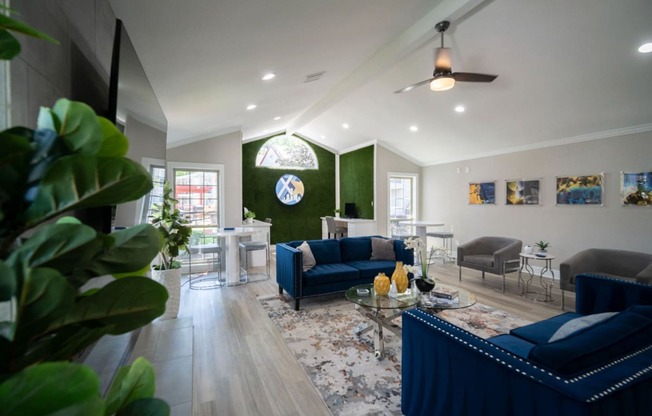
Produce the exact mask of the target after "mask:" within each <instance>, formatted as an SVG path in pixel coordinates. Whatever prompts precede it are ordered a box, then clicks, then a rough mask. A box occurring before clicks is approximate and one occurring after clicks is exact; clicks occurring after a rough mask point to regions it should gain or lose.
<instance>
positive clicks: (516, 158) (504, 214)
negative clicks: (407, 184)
mask: <svg viewBox="0 0 652 416" xmlns="http://www.w3.org/2000/svg"><path fill="white" fill-rule="evenodd" d="M467 167H468V169H469V173H466V172H465V169H466V168H467ZM458 168H459V169H460V173H457V169H458ZM650 169H652V133H650V132H648V133H640V134H633V135H627V136H622V137H615V138H610V139H603V140H594V141H590V142H583V143H576V144H571V145H564V146H557V147H551V148H546V149H539V150H532V151H526V152H519V153H512V154H508V155H502V156H496V157H488V158H482V159H475V160H468V161H464V162H458V163H450V164H443V165H437V166H430V167H424V168H423V175H422V176H423V180H422V188H421V195H422V200H421V201H422V203H421V209H422V213H423V217H425V218H427V219H433V220H442V221H444V222H445V223H446V224H448V225H454V227H455V228H454V233H455V240H457V241H460V242H462V243H464V242H466V241H468V240H470V239H473V238H475V237H479V236H483V235H502V236H511V237H516V238H519V239H520V240H522V241H523V243H524V244H532V243H534V242H536V241H539V240H545V241H549V242H550V243H551V248H550V249H549V251H550V252H551V254H553V255H556V257H557V258H556V260H555V262H554V263H553V267H555V268H558V265H559V262H561V261H563V260H565V259H566V258H568V257H570V256H571V255H573V254H575V253H576V252H578V251H581V250H583V249H586V248H590V247H604V248H616V249H623V250H632V251H642V252H648V253H652V207H631V206H622V204H621V202H620V171H634V172H636V171H643V170H650ZM601 172H604V173H605V192H604V195H603V201H604V202H605V204H604V206H602V207H600V206H567V205H566V206H556V205H555V177H557V176H576V175H591V174H598V173H601ZM536 178H541V194H540V199H541V204H540V205H538V206H507V205H505V180H508V179H536ZM493 180H495V181H496V205H495V206H492V205H469V204H468V184H469V182H483V181H493Z"/></svg>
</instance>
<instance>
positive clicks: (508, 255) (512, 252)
mask: <svg viewBox="0 0 652 416" xmlns="http://www.w3.org/2000/svg"><path fill="white" fill-rule="evenodd" d="M522 247H523V243H522V242H521V241H515V242H513V243H512V244H510V245H508V246H507V247H503V248H501V249H500V250H498V251H496V252H495V253H494V267H496V268H497V269H498V273H499V274H500V273H503V272H504V271H505V263H504V262H506V261H510V260H519V256H518V255H519V253H520V252H521V248H522ZM508 268H509V269H510V270H512V271H513V269H514V267H508Z"/></svg>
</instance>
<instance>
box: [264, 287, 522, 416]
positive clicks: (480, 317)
mask: <svg viewBox="0 0 652 416" xmlns="http://www.w3.org/2000/svg"><path fill="white" fill-rule="evenodd" d="M259 301H260V303H261V304H262V306H263V308H264V309H265V311H266V312H267V315H268V316H269V317H270V319H271V320H272V322H274V324H275V325H276V327H277V328H278V330H279V332H280V334H281V336H282V337H283V339H284V340H285V343H286V344H287V346H288V347H289V348H290V350H291V351H292V353H293V354H294V356H295V357H296V359H297V361H298V362H299V364H300V365H301V367H303V369H304V371H305V372H306V374H307V375H308V377H309V378H310V380H311V381H312V383H313V385H314V386H315V388H316V389H317V391H319V393H320V395H321V397H322V399H323V400H324V403H326V405H327V406H328V408H329V410H330V411H331V413H332V414H333V415H343V416H344V415H347V416H348V415H400V414H401V339H400V337H398V336H395V335H394V334H393V333H391V332H390V331H384V334H385V358H384V359H383V360H380V361H379V360H377V359H376V358H375V357H374V354H373V344H374V343H373V331H369V332H367V333H365V334H362V335H360V336H357V335H355V334H354V329H355V328H356V327H357V326H358V325H360V324H363V323H366V322H367V319H366V318H364V317H363V316H362V315H361V314H360V313H358V312H357V311H356V310H355V309H354V305H353V304H352V303H351V302H349V301H347V300H345V299H341V298H339V297H338V298H333V297H320V298H315V299H307V300H302V301H301V310H299V311H295V310H294V309H293V304H294V302H290V301H289V300H288V299H286V298H284V297H280V296H271V297H266V298H260V299H259ZM441 316H442V317H443V318H444V319H446V320H449V321H450V322H452V323H454V324H455V325H458V326H460V327H462V328H464V329H466V330H468V331H469V332H472V333H474V334H476V335H478V336H480V337H482V338H488V337H491V336H494V335H498V334H503V333H507V332H509V330H511V329H512V328H516V327H519V326H522V325H527V324H529V323H530V322H529V321H525V320H523V319H521V318H518V317H515V316H513V315H510V314H508V313H507V312H503V311H500V310H497V309H494V308H491V307H489V306H486V305H482V304H476V305H474V306H472V307H470V308H466V309H460V310H457V311H454V310H451V311H445V312H442V314H441ZM394 322H395V323H396V324H397V325H400V323H401V322H400V317H399V318H397V319H395V321H394Z"/></svg>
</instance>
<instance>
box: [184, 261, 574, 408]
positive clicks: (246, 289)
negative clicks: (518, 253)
mask: <svg viewBox="0 0 652 416" xmlns="http://www.w3.org/2000/svg"><path fill="white" fill-rule="evenodd" d="M272 257H273V256H272ZM271 269H272V274H273V273H274V270H275V265H274V264H272V267H271ZM430 271H431V273H434V275H435V276H436V278H437V279H439V280H440V281H441V282H443V283H447V284H451V285H459V286H460V287H463V288H466V289H468V290H470V291H472V292H473V293H475V294H476V296H477V299H478V302H480V303H484V304H486V305H489V306H493V307H496V308H498V309H502V310H506V311H508V312H511V313H513V314H515V315H518V316H521V317H523V318H525V319H529V320H532V321H536V320H540V319H544V318H547V317H550V316H554V315H557V314H559V313H560V312H561V310H560V305H561V302H560V300H561V295H560V291H559V289H556V290H555V291H554V292H553V296H554V297H555V301H554V302H549V303H540V302H534V301H531V300H527V299H524V298H522V297H521V296H519V295H518V293H520V290H519V288H518V287H517V277H518V274H517V273H512V274H509V275H508V278H507V288H506V292H505V293H502V291H501V283H502V277H501V276H495V275H489V274H487V275H486V278H485V279H484V280H483V279H482V278H481V273H480V272H476V271H474V270H469V269H464V270H463V276H462V282H461V283H460V282H459V281H458V267H457V266H455V265H453V264H445V265H443V264H438V265H434V266H432V267H431V269H430ZM556 286H559V283H558V280H557V283H556ZM276 293H278V286H277V285H276V282H275V277H274V276H272V277H271V278H270V279H269V280H266V281H262V282H254V283H249V284H246V285H243V286H235V287H224V288H220V289H214V290H203V291H202V290H189V289H188V287H187V285H184V286H183V287H182V300H181V310H180V314H179V319H181V320H184V322H187V320H191V321H192V325H193V331H192V332H193V335H192V337H193V339H192V349H193V353H192V413H189V412H190V410H189V409H188V407H187V406H184V407H181V406H179V407H177V408H175V409H173V414H175V415H186V414H192V415H195V416H212V415H311V416H312V415H328V414H330V413H329V411H328V409H327V407H326V406H325V405H324V403H323V402H322V400H321V397H320V396H319V394H318V393H317V391H316V390H315V388H314V387H313V386H312V384H311V382H310V380H309V379H308V377H307V376H306V375H305V373H304V372H303V370H302V368H301V367H300V366H299V364H298V363H297V361H296V360H295V359H294V356H293V355H292V353H291V352H290V350H289V349H288V348H287V346H286V345H285V343H284V342H283V340H282V339H281V336H280V335H279V333H278V332H277V330H276V328H275V326H274V324H273V323H272V322H271V320H270V319H269V318H268V317H267V316H266V314H265V312H264V311H263V309H262V307H261V305H260V303H259V302H258V301H257V299H256V298H257V297H259V296H267V295H273V294H276ZM574 301H575V297H574V294H568V293H567V294H566V309H567V310H574V308H575V304H574ZM179 334H180V335H181V334H185V333H183V332H179ZM183 336H188V335H187V334H186V335H183Z"/></svg>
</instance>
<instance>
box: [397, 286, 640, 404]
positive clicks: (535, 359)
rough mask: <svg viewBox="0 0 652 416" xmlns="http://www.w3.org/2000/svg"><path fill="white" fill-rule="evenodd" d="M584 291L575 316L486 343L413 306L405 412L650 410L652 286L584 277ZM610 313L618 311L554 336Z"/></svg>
mask: <svg viewBox="0 0 652 416" xmlns="http://www.w3.org/2000/svg"><path fill="white" fill-rule="evenodd" d="M576 289H577V298H576V299H577V303H576V305H577V312H568V313H565V314H562V315H558V316H555V317H552V318H549V319H546V320H543V321H540V322H536V323H533V324H531V325H527V326H524V327H521V328H517V329H515V330H513V331H511V333H510V334H506V335H499V336H497V337H493V338H489V339H487V340H483V339H481V338H478V337H476V336H475V335H472V334H471V333H469V332H467V331H465V330H463V329H461V328H459V327H457V326H455V325H452V324H450V323H448V322H446V321H444V320H442V319H440V318H438V317H436V316H435V315H433V314H431V313H429V312H426V311H423V310H420V309H415V310H412V311H408V312H405V313H404V314H403V361H402V386H403V389H402V403H401V405H402V411H403V414H404V415H407V416H413V415H446V416H455V415H497V416H498V415H500V416H507V415H519V416H520V415H539V416H544V415H551V416H561V415H573V416H583V415H604V416H606V415H652V306H650V305H652V286H648V285H644V284H640V283H635V282H629V281H624V280H619V279H613V278H609V277H602V276H596V275H586V274H582V275H579V276H577V286H576ZM603 312H618V313H617V314H614V315H613V316H611V317H609V318H607V319H606V320H603V321H601V322H598V323H595V324H593V326H589V327H585V328H584V329H580V330H578V331H577V332H575V333H572V334H571V335H568V336H567V337H566V338H562V339H559V340H556V341H554V342H549V339H550V337H551V336H552V335H553V334H555V333H556V332H557V330H558V329H559V328H560V327H561V326H562V325H563V324H565V323H567V322H570V321H571V320H575V321H573V324H575V323H577V322H581V321H586V320H588V319H591V318H594V317H595V315H593V314H599V313H603ZM589 315H591V317H590V318H588V316H589ZM576 318H580V319H579V320H576ZM566 327H568V325H566Z"/></svg>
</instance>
